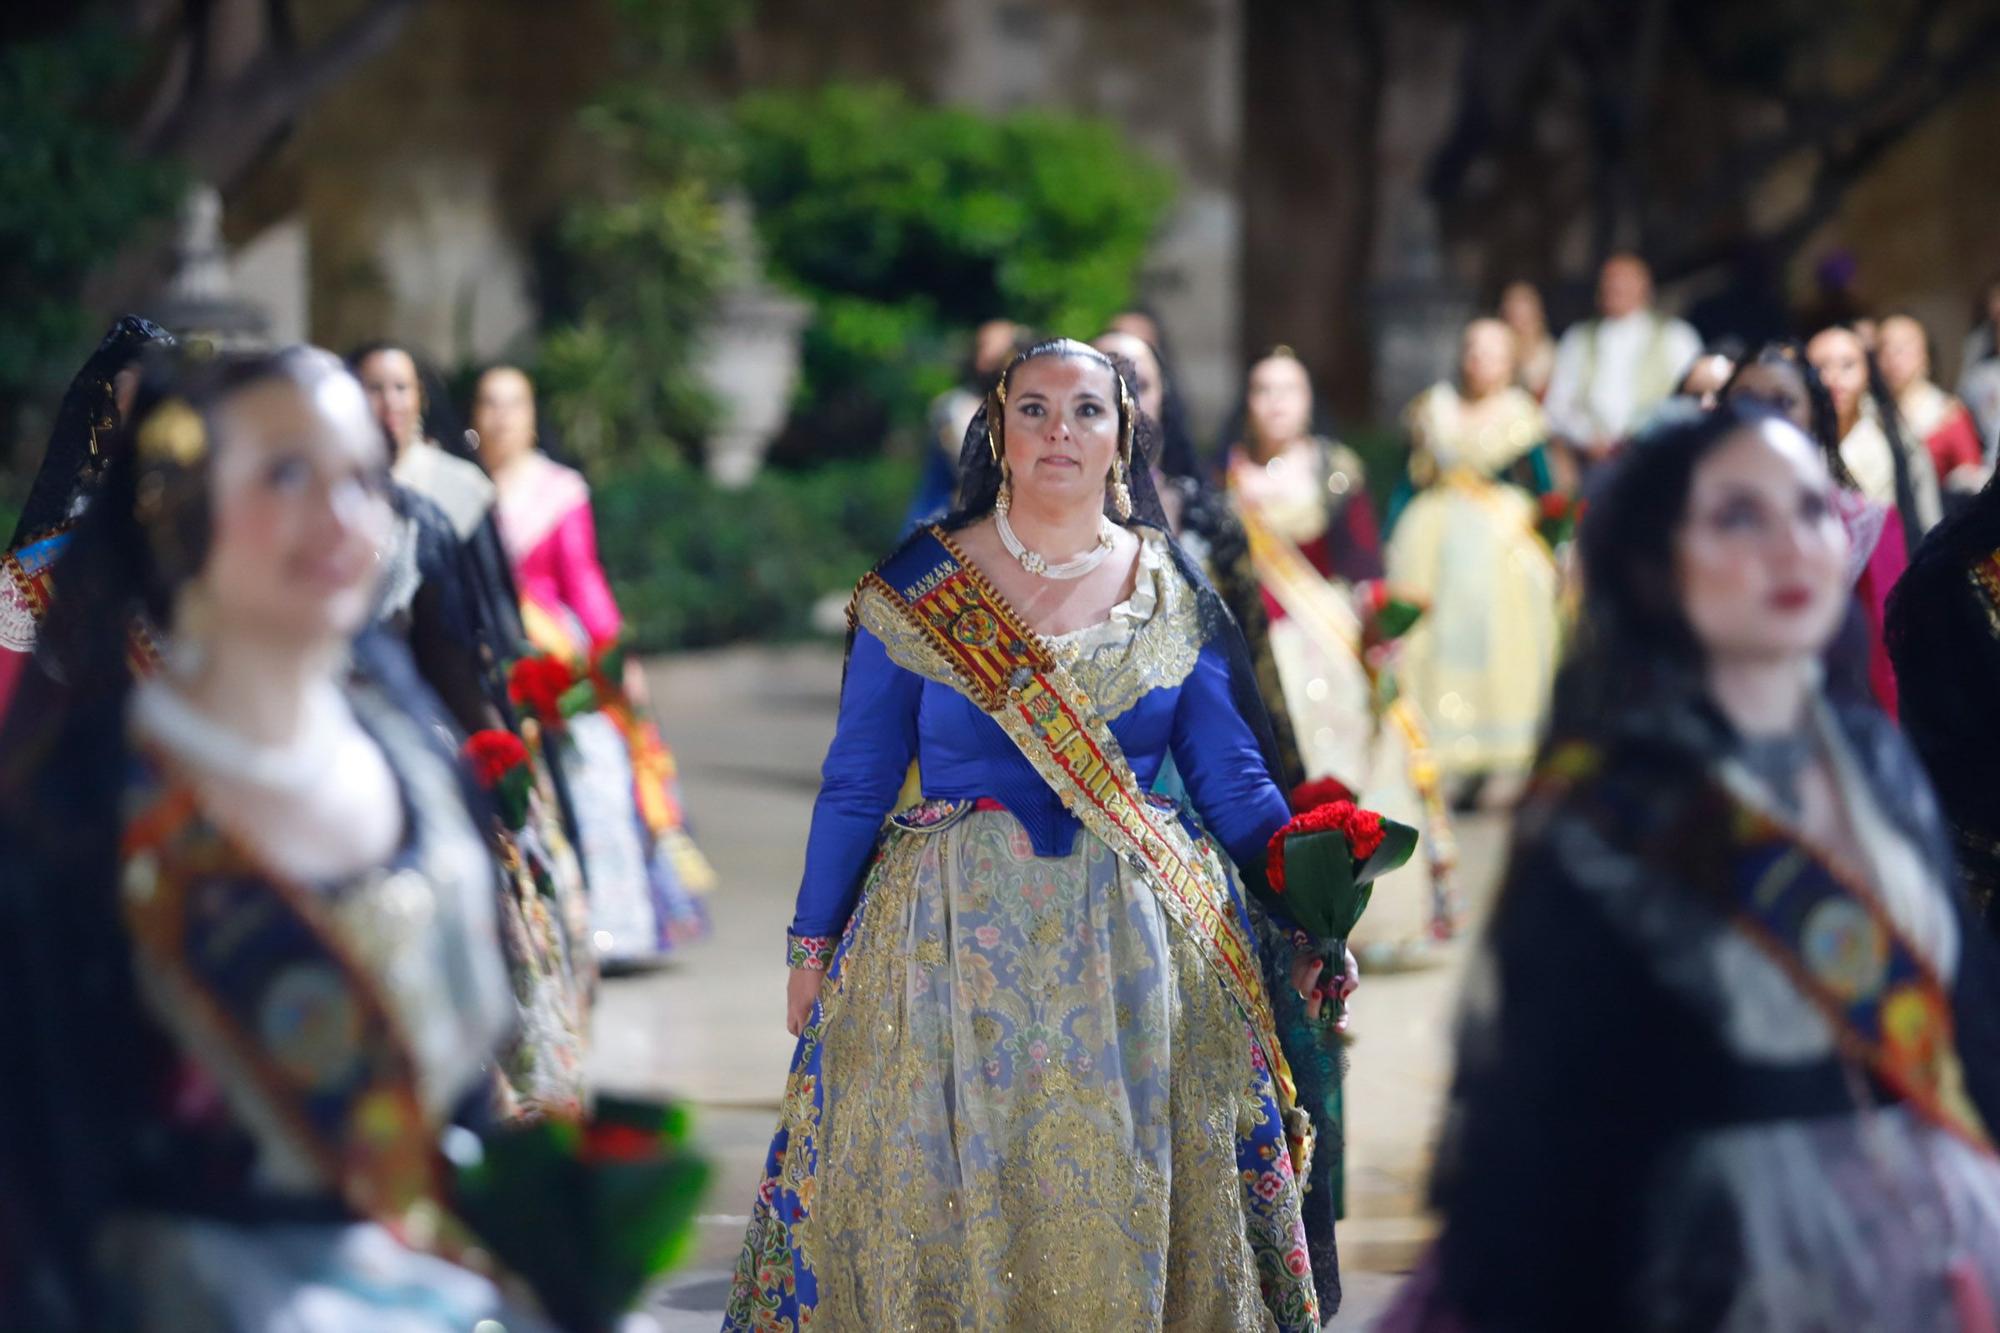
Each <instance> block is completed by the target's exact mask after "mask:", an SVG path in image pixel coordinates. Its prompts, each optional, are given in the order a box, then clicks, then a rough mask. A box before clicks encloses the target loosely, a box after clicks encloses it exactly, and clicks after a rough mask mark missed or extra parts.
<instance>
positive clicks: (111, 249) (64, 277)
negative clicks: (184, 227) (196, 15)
mask: <svg viewBox="0 0 2000 1333" xmlns="http://www.w3.org/2000/svg"><path fill="white" fill-rule="evenodd" d="M139 55H140V51H139V49H138V48H137V46H136V45H135V44H133V43H131V42H129V41H127V40H125V39H123V38H121V37H119V36H118V35H117V34H115V33H114V32H112V31H111V30H109V29H107V28H101V27H86V28H79V29H76V30H74V31H72V32H69V33H65V34H59V35H54V36H49V37H44V38H41V39H38V40H34V41H26V42H20V43H17V44H13V45H9V46H7V47H5V48H4V49H0V311H5V312H6V315H5V318H4V319H0V413H4V415H0V422H4V423H11V422H12V421H13V420H14V416H15V409H17V408H18V407H19V405H20V404H21V403H22V402H23V401H24V400H28V399H37V400H39V399H40V398H42V397H44V396H48V395H52V394H53V392H54V391H56V390H57V389H59V388H60V386H61V385H62V384H63V382H64V381H65V380H66V379H67V378H68V375H69V373H70V372H71V371H72V370H74V369H75V365H76V363H77V362H78V361H80V360H81V359H82V357H83V354H84V353H85V352H86V351H88V350H89V346H90V340H91V336H92V334H93V333H94V332H96V331H97V330H96V329H95V327H94V325H95V324H96V323H97V321H96V319H95V318H94V317H93V316H92V315H91V314H90V313H89V312H87V311H86V310H85V309H84V308H83V305H82V302H81V301H80V299H79V298H80V295H81V292H82V288H83V283H84V280H85V278H86V277H88V276H89V274H90V273H91V272H92V270H94V269H95V268H96V267H97V266H98V265H100V264H102V263H104V262H105V261H107V260H109V259H110V258H111V257H112V256H114V255H115V254H117V253H118V252H119V250H120V249H121V248H122V247H124V246H126V245H128V244H130V243H131V242H132V241H133V240H135V239H136V238H138V237H139V235H140V234H141V233H142V232H143V231H144V230H146V228H147V227H148V225H149V224H151V223H153V222H155V221H156V220H157V219H159V218H161V217H163V216H164V215H165V214H167V213H168V212H169V211H170V210H171V209H172V207H173V204H174V201H175V200H176V198H178V196H179V192H180V189H181V187H182V176H181V173H180V171H179V170H178V169H177V168H175V167H174V166H172V165H171V164H167V163H162V162H159V161H153V160H148V159H145V158H143V157H141V156H139V155H138V154H137V153H135V152H134V151H133V150H132V148H131V147H130V146H129V144H128V142H127V139H126V137H125V135H124V133H123V131H122V129H121V128H120V127H119V126H118V125H117V124H115V123H114V122H112V121H110V120H108V119H107V118H106V117H105V116H104V114H103V94H104V90H105V89H106V88H108V87H116V86H117V85H118V83H119V82H120V81H121V80H122V79H124V78H125V77H126V76H127V75H128V74H129V73H130V72H131V70H132V68H133V66H134V64H135V63H136V61H137V60H138V57H139Z"/></svg>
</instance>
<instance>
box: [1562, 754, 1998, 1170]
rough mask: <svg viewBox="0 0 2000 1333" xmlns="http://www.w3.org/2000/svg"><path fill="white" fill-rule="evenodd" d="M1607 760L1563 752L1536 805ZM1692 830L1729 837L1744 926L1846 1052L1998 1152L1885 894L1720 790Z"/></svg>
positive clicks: (1737, 913)
mask: <svg viewBox="0 0 2000 1333" xmlns="http://www.w3.org/2000/svg"><path fill="white" fill-rule="evenodd" d="M1602 760H1603V756H1602V754H1601V752H1599V751H1598V750H1597V748H1596V747H1595V746H1592V745H1589V744H1586V743H1582V742H1573V743H1571V744H1568V745H1564V746H1562V747H1560V748H1559V749H1558V750H1556V751H1555V752H1554V753H1553V754H1551V755H1550V756H1549V758H1548V760H1546V761H1545V762H1544V764H1543V765H1542V767H1541V769H1540V770H1539V771H1538V772H1537V774H1536V777H1535V779H1534V792H1535V798H1536V799H1537V800H1538V801H1539V800H1540V799H1542V798H1543V797H1545V796H1553V795H1558V794H1560V793H1561V792H1562V791H1564V790H1565V789H1569V788H1573V787H1576V786H1579V785H1581V784H1583V783H1585V782H1588V781H1590V780H1591V779H1592V778H1594V777H1595V775H1596V774H1597V772H1598V770H1599V768H1600V767H1601V764H1602ZM1684 822H1685V823H1686V824H1687V825H1688V826H1689V827H1690V829H1691V830H1693V836H1694V837H1696V838H1698V839H1704V840H1708V839H1713V838H1714V837H1715V836H1716V831H1717V830H1720V831H1721V833H1722V836H1724V837H1725V838H1727V840H1728V858H1727V867H1726V874H1727V876H1728V879H1727V883H1726V885H1724V886H1723V887H1725V888H1726V889H1727V890H1728V893H1729V902H1728V906H1729V908H1730V912H1731V918H1732V920H1733V921H1734V923H1735V924H1736V926H1737V927H1738V928H1739V929H1740V930H1742V931H1743V933H1744V934H1745V935H1746V936H1747V937H1748V938H1749V939H1750V940H1751V941H1752V942H1753V943H1755V944H1756V945H1757V946H1758V947H1759V948H1760V949H1762V950H1763V951H1764V953H1765V954H1766V955H1767V956H1768V957H1769V958H1770V959H1771V960H1772V961H1773V962H1774V963H1776V964H1777V965H1778V966H1779V967H1780V968H1782V969H1783V970H1784V972H1785V974H1786V976H1788V977H1790V978H1791V980H1792V982H1793V984H1794V985H1796V986H1797V987H1798V988H1799V991H1800V993H1801V994H1803V995H1804V996H1805V997H1806V998H1807V999H1808V1000H1810V1001H1811V1002H1812V1004H1813V1006H1814V1008H1816V1009H1818V1010H1819V1011H1820V1015H1821V1016H1822V1017H1823V1018H1824V1019H1825V1020H1826V1023H1827V1026H1829V1027H1830V1028H1832V1029H1833V1034H1834V1040H1835V1041H1836V1043H1837V1044H1838V1045H1839V1047H1840V1049H1841V1051H1842V1053H1843V1054H1845V1055H1846V1056H1847V1057H1848V1058H1850V1059H1852V1060H1854V1061H1856V1062H1858V1063H1859V1064H1861V1065H1863V1066H1865V1067H1866V1068H1867V1069H1868V1071H1869V1072H1870V1073H1872V1074H1873V1075H1874V1076H1875V1077H1876V1078H1878V1079H1879V1080H1881V1082H1882V1083H1883V1084H1884V1085H1885V1086H1887V1087H1889V1088H1890V1089H1892V1090H1893V1091H1895V1092H1896V1094H1897V1095H1898V1096H1900V1097H1902V1098H1903V1099H1904V1100H1905V1101H1906V1102H1908V1104H1909V1105H1910V1107H1911V1108H1912V1109H1913V1110H1915V1111H1916V1112H1917V1113H1918V1114H1919V1115H1921V1116H1923V1117H1924V1119H1926V1120H1928V1121H1929V1122H1931V1123H1932V1124H1934V1125H1936V1126H1937V1127H1938V1128H1940V1129H1942V1130H1945V1131H1946V1132H1947V1133H1950V1134H1952V1135H1955V1136H1956V1137H1958V1138H1960V1139H1962V1140H1964V1141H1965V1142H1966V1143H1968V1144H1970V1145H1972V1146H1973V1147H1974V1148H1977V1149H1978V1150H1980V1151H1981V1152H1985V1153H1989V1154H1990V1153H1992V1152H1993V1151H1994V1148H1993V1141H1992V1138H1991V1136H1990V1135H1989V1133H1988V1131H1987V1127H1986V1125H1985V1123H1984V1122H1983V1120H1982V1119H1981V1117H1980V1114H1979V1110H1978V1108H1977V1107H1976V1106H1974V1105H1973V1103H1972V1099H1971V1097H1970V1095H1969V1094H1968V1093H1967V1091H1966V1087H1965V1070H1964V1068H1963V1066H1962V1065H1961V1064H1960V1063H1959V1058H1958V1045H1957V1041H1956V1038H1955V1027H1956V1024H1955V1022H1954V1020H1953V1016H1952V1011H1951V997H1950V995H1949V993H1948V992H1947V991H1946V989H1945V985H1944V982H1943V981H1942V980H1941V979H1940V978H1939V977H1938V975H1937V973H1936V971H1935V970H1933V969H1932V967H1931V965H1930V963H1929V962H1928V961H1927V960H1926V959H1925V957H1924V956H1923V954H1922V953H1921V952H1919V951H1918V950H1917V948H1916V946H1915V945H1913V944H1912V943H1911V942H1910V941H1909V939H1908V938H1907V937H1906V936H1905V935H1904V934H1903V933H1902V931H1901V930H1899V929H1898V928H1897V926H1896V924H1895V922H1894V921H1893V920H1892V919H1891V918H1890V916H1889V914H1888V913H1887V912H1886V911H1885V910H1884V909H1883V907H1882V905H1881V902H1880V901H1879V900H1878V899H1877V898H1876V897H1875V894H1874V892H1873V891H1872V890H1871V889H1869V888H1867V887H1866V886H1864V885H1862V884H1860V883H1858V882H1856V881H1855V880H1853V879H1851V878H1849V877H1848V876H1847V875H1845V874H1844V873H1842V872H1841V871H1840V870H1839V869H1837V868H1836V867H1834V866H1832V865H1831V864H1829V863H1828V862H1827V861H1826V860H1825V859H1824V858H1822V857H1821V856H1820V855H1819V854H1817V853H1816V852H1815V851H1814V850H1813V849H1812V848H1811V847H1809V846H1807V845H1806V844H1804V843H1802V842H1800V841H1799V839H1798V838H1797V836H1796V835H1795V834H1794V833H1793V832H1792V831H1791V830H1789V829H1787V828H1785V827H1784V826H1783V825H1781V824H1779V823H1778V822H1777V821H1776V820H1774V819H1772V818H1771V817H1770V816H1768V815H1766V814H1764V813H1763V812H1762V811H1759V810H1756V809H1754V808H1753V807H1751V806H1749V805H1747V804H1745V803H1744V802H1742V801H1741V800H1739V799H1738V798H1737V797H1736V796H1735V795H1734V794H1733V793H1731V792H1729V791H1728V790H1727V789H1725V788H1724V787H1722V786H1721V785H1720V784H1719V783H1711V784H1710V786H1709V789H1708V791H1707V792H1706V793H1705V794H1704V797H1703V799H1701V800H1699V801H1697V802H1696V805H1695V808H1694V810H1693V811H1692V812H1691V813H1690V814H1688V815H1687V816H1686V817H1685V820H1684Z"/></svg>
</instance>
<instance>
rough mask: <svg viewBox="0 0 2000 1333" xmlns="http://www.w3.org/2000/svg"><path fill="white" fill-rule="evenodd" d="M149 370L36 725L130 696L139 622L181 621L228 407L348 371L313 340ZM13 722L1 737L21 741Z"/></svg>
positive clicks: (76, 556)
mask: <svg viewBox="0 0 2000 1333" xmlns="http://www.w3.org/2000/svg"><path fill="white" fill-rule="evenodd" d="M142 367H143V372H142V378H141V380H140V384H139V393H138V396H137V398H136V399H135V400H134V402H133V406H132V413H131V416H130V418H129V419H128V420H127V421H126V422H125V423H124V424H123V425H122V426H121V427H120V429H119V432H118V437H117V441H116V444H115V446H114V447H113V448H112V449H111V450H110V451H109V452H110V455H111V460H110V465H109V467H108V468H107V469H106V472H105V476H104V482H103V485H102V486H101V488H100V489H99V491H98V494H97V496H96V498H95V500H93V502H92V503H91V505H90V508H89V509H88V510H86V511H85V513H84V516H83V518H82V519H81V521H80V522H79V523H78V525H77V529H76V535H75V536H74V538H72V540H71V544H70V547H69V549H68V550H66V551H65V552H63V554H62V556H61V558H60V559H59V560H58V561H57V562H56V566H55V573H54V579H53V583H52V586H51V589H50V594H49V600H50V607H49V613H48V617H47V619H46V620H45V621H44V622H43V624H42V626H41V630H40V634H39V636H38V642H37V645H36V656H37V659H38V662H39V664H40V666H41V667H43V668H45V669H44V670H34V671H31V672H30V673H29V674H28V676H27V677H26V678H24V680H23V682H22V697H23V699H24V700H25V699H27V698H28V697H29V696H31V695H33V694H34V693H36V692H37V691H38V690H41V689H44V688H50V689H52V690H53V691H54V692H55V693H56V694H57V695H58V696H59V699H60V702H59V703H58V701H56V700H52V701H51V702H52V703H57V706H56V707H53V708H51V709H49V710H47V712H48V714H49V716H44V717H34V716H27V715H33V714H36V713H37V712H39V711H41V710H37V709H33V708H29V707H17V708H15V709H14V710H12V713H13V715H24V716H23V721H24V723H26V724H27V725H31V726H41V725H46V724H48V723H50V722H51V719H52V718H53V716H54V715H55V714H59V713H60V712H61V711H63V707H62V706H63V705H68V706H73V707H82V706H96V704H98V703H100V702H118V701H122V699H123V697H124V695H125V692H126V691H127V689H129V687H130V685H131V668H130V664H129V662H128V658H127V651H126V645H127V642H128V639H129V636H130V635H131V632H132V628H133V626H134V624H135V623H142V624H150V625H152V626H155V627H157V628H159V629H162V630H164V629H169V628H171V625H172V617H173V605H174V598H175V594H176V593H177V592H178V590H179V589H180V587H181V585H182V584H184V583H185V582H186V581H187V580H188V579H190V578H192V577H193V576H194V575H195V574H197V573H198V572H200V569H201V566H202V564H203V562H204V560H205V559H206V557H207V553H208V543H209V536H210V533H209V519H210V511H209V478H210V473H211V470H212V468H213V465H214V455H215V451H214V449H213V448H212V447H211V442H212V441H214V440H215V439H217V438H218V436H217V432H216V429H215V417H216V414H217V412H218V410H219V409H220V408H221V407H222V405H223V404H224V403H225V402H226V401H227V400H228V399H229V398H231V397H232V396H234V395H235V394H237V393H240V392H241V391H243V390H244V389H247V388H250V387H251V386H252V385H256V384H260V383H263V382H265V381H267V380H289V381H291V382H293V383H296V384H299V385H302V386H303V385H311V384H315V383H318V382H319V381H320V380H321V379H322V378H324V377H325V376H327V375H341V374H345V373H346V372H345V371H343V370H342V368H341V365H340V362H339V361H338V360H337V359H336V358H335V357H334V356H333V355H332V354H331V353H328V352H323V351H320V350H319V349H318V348H313V347H303V346H294V347H287V348H283V349H281V350H278V351H274V352H256V353H242V352H236V353H221V354H217V355H212V356H199V357H197V356H191V355H188V354H186V353H179V352H167V351H160V352H155V353H152V354H149V355H148V356H147V357H146V358H145V360H144V361H143V362H142ZM57 682H60V685H57ZM12 730H13V729H12V728H11V727H10V728H8V729H7V731H6V732H5V733H0V734H5V735H7V736H8V737H9V739H12V735H11V733H12Z"/></svg>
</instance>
